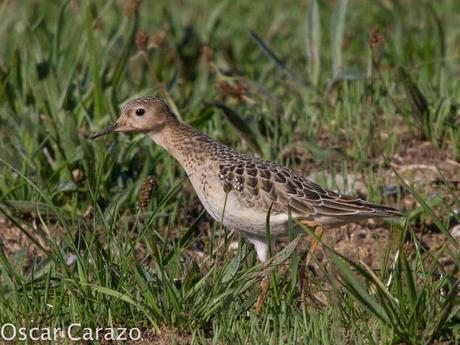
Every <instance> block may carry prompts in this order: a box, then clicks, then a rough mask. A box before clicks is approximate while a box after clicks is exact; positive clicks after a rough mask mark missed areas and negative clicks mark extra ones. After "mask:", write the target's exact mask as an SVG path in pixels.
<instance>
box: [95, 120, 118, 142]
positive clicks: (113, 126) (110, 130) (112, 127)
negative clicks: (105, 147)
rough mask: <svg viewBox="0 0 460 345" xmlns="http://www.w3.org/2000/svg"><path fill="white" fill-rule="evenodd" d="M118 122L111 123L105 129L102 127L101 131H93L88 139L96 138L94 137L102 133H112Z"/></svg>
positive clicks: (100, 135)
mask: <svg viewBox="0 0 460 345" xmlns="http://www.w3.org/2000/svg"><path fill="white" fill-rule="evenodd" d="M118 126H119V125H118V123H114V124H113V125H111V126H110V127H107V128H105V129H103V130H102V131H99V132H97V133H94V134H93V135H91V136H90V137H89V139H90V140H93V139H96V138H99V137H102V136H103V135H106V134H110V133H112V132H113V131H115V130H116V129H117V128H118Z"/></svg>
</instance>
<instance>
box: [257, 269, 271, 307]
mask: <svg viewBox="0 0 460 345" xmlns="http://www.w3.org/2000/svg"><path fill="white" fill-rule="evenodd" d="M259 287H260V295H259V297H257V303H256V315H260V312H261V311H262V306H263V304H264V301H265V298H266V297H267V293H268V289H269V287H270V277H269V275H266V276H265V277H264V278H263V279H262V282H261V283H260V285H259Z"/></svg>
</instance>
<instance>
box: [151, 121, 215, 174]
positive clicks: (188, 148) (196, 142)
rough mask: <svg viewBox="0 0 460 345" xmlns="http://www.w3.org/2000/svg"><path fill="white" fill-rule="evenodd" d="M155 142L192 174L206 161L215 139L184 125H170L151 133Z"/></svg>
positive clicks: (179, 123) (174, 123) (178, 123)
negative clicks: (206, 153) (207, 151)
mask: <svg viewBox="0 0 460 345" xmlns="http://www.w3.org/2000/svg"><path fill="white" fill-rule="evenodd" d="M149 135H150V137H151V138H152V139H153V141H154V142H155V143H156V144H157V145H159V146H161V147H162V148H164V149H165V150H166V151H168V152H169V153H170V154H171V155H172V156H173V157H174V158H175V159H176V160H177V161H178V162H179V163H180V164H181V165H182V166H183V167H184V168H185V170H186V171H187V173H192V170H193V169H194V167H196V166H199V165H200V163H202V161H203V160H204V157H205V152H206V150H207V147H208V146H209V145H210V144H211V143H212V142H214V139H212V138H210V137H208V136H207V135H205V134H203V133H201V132H200V131H198V130H197V129H195V128H193V127H190V126H188V125H186V124H184V123H181V122H178V121H175V122H171V123H168V124H167V125H166V126H165V127H164V128H163V129H162V130H161V131H158V132H150V133H149Z"/></svg>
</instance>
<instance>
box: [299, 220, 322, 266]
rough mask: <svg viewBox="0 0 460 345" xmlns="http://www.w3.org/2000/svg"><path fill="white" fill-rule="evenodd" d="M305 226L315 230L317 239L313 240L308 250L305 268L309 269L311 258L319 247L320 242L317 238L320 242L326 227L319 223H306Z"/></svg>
mask: <svg viewBox="0 0 460 345" xmlns="http://www.w3.org/2000/svg"><path fill="white" fill-rule="evenodd" d="M303 224H305V225H306V226H309V227H311V228H315V237H313V238H312V239H311V244H310V249H309V250H308V253H307V259H306V260H305V267H308V265H309V264H310V261H311V258H312V257H313V255H314V254H315V250H316V247H318V240H317V239H316V238H319V239H320V240H321V239H322V238H323V233H324V227H323V225H322V224H321V223H317V222H304V223H303Z"/></svg>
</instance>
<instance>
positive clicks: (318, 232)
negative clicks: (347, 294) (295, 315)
mask: <svg viewBox="0 0 460 345" xmlns="http://www.w3.org/2000/svg"><path fill="white" fill-rule="evenodd" d="M302 224H304V225H306V226H308V227H310V228H315V237H313V238H312V239H311V243H310V248H309V249H308V252H307V258H306V259H305V269H304V270H301V271H300V274H299V276H300V277H299V282H300V291H301V300H302V303H304V302H305V290H306V287H307V284H308V280H307V272H308V265H309V264H310V261H311V258H312V257H313V255H314V254H315V250H316V247H318V240H317V237H318V238H319V239H320V240H321V239H322V237H323V233H324V227H323V225H322V224H321V223H318V222H314V221H303V222H302Z"/></svg>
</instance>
